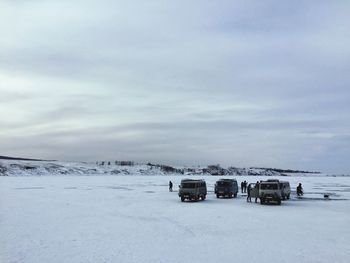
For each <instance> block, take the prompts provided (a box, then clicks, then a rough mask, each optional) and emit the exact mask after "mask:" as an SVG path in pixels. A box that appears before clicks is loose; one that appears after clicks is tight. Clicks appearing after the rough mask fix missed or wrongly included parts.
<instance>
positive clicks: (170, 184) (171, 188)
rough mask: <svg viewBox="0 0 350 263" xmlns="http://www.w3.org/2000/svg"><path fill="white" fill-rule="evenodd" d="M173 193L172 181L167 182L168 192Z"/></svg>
mask: <svg viewBox="0 0 350 263" xmlns="http://www.w3.org/2000/svg"><path fill="white" fill-rule="evenodd" d="M172 191H173V183H172V181H169V192H172Z"/></svg>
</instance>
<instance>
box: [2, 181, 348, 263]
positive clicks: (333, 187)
mask: <svg viewBox="0 0 350 263" xmlns="http://www.w3.org/2000/svg"><path fill="white" fill-rule="evenodd" d="M201 178H204V179H205V180H206V181H207V184H208V190H209V193H208V196H207V200H205V201H203V202H202V201H200V202H185V203H182V202H180V199H179V197H178V196H177V192H172V193H169V192H168V182H169V180H172V181H173V183H174V189H175V190H177V189H178V188H177V186H178V184H179V183H180V181H181V179H182V177H180V176H169V177H167V176H96V177H95V176H60V177H59V176H56V177H51V176H43V177H0V193H1V197H0V262H4V263H8V262H23V263H24V262H25V263H31V262H33V263H34V262H36V263H37V262H57V263H58V262H66V263H69V262H74V263H75V262H152V263H155V262H221V261H229V262H239V261H241V262H259V263H263V262H308V263H309V262H344V263H345V262H349V261H350V228H349V223H350V212H349V211H350V209H349V208H350V200H348V199H350V178H349V177H300V178H293V177H283V178H279V179H281V180H288V181H290V183H291V186H292V190H295V187H296V186H297V183H299V182H301V183H302V184H303V187H304V190H305V192H306V195H305V198H304V199H301V200H299V199H296V198H295V197H293V198H292V200H290V201H286V202H283V203H282V205H281V206H277V205H263V206H262V205H260V204H255V203H247V202H246V201H245V197H244V196H242V195H241V194H239V196H238V198H234V199H216V197H215V195H214V193H213V192H212V191H213V185H214V183H215V181H216V180H217V179H218V178H219V177H213V176H208V177H201ZM236 179H237V180H238V182H239V183H240V182H241V181H242V180H247V181H248V182H256V181H257V180H261V179H267V178H264V177H236ZM324 193H330V194H331V200H329V201H324V200H323V194H324ZM332 199H333V200H332ZM335 199H338V200H335Z"/></svg>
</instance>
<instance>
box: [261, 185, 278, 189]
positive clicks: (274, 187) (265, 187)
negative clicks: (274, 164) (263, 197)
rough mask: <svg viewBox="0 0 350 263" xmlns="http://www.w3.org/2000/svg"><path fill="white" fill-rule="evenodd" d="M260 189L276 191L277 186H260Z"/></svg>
mask: <svg viewBox="0 0 350 263" xmlns="http://www.w3.org/2000/svg"><path fill="white" fill-rule="evenodd" d="M260 189H262V190H277V189H278V184H261V185H260Z"/></svg>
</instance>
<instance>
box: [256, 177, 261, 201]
mask: <svg viewBox="0 0 350 263" xmlns="http://www.w3.org/2000/svg"><path fill="white" fill-rule="evenodd" d="M259 186H260V183H259V181H258V182H256V184H255V188H256V189H257V192H258V194H257V196H256V197H255V203H257V202H258V196H259Z"/></svg>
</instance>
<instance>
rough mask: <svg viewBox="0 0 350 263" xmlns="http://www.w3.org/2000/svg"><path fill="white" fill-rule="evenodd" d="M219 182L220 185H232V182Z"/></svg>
mask: <svg viewBox="0 0 350 263" xmlns="http://www.w3.org/2000/svg"><path fill="white" fill-rule="evenodd" d="M217 184H218V186H231V185H232V183H231V182H218V183H217Z"/></svg>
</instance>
